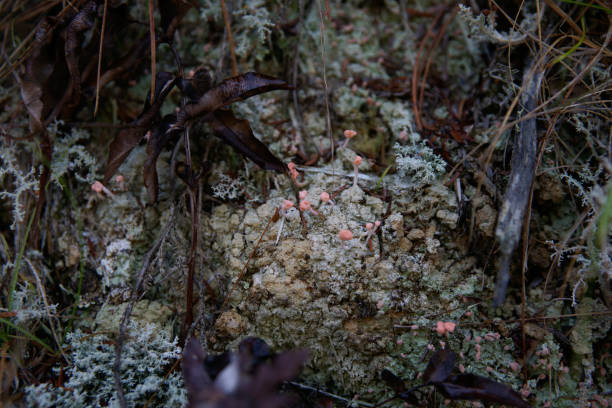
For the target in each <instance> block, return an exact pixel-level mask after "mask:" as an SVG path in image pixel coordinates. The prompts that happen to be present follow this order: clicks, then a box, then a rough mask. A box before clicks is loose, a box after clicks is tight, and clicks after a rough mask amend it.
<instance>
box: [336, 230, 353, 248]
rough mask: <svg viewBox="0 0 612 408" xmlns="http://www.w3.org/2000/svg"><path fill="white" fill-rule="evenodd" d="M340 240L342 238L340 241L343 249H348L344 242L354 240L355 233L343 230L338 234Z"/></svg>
mask: <svg viewBox="0 0 612 408" xmlns="http://www.w3.org/2000/svg"><path fill="white" fill-rule="evenodd" d="M338 238H340V241H342V248H343V249H346V247H345V246H344V242H345V241H350V240H351V239H353V233H352V232H351V231H350V230H347V229H342V230H340V232H338Z"/></svg>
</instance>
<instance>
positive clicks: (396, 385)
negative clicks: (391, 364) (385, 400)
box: [380, 369, 419, 405]
mask: <svg viewBox="0 0 612 408" xmlns="http://www.w3.org/2000/svg"><path fill="white" fill-rule="evenodd" d="M380 377H381V378H382V379H383V381H384V382H385V383H386V384H387V385H388V386H389V387H390V388H391V389H392V390H393V392H395V397H396V398H399V399H402V400H404V401H406V402H409V403H411V404H412V405H419V399H418V398H417V397H416V395H414V393H413V392H412V391H411V390H406V383H405V382H404V380H402V379H401V378H399V377H398V376H397V375H395V374H393V373H392V372H391V371H389V370H387V369H384V370H382V372H381V373H380Z"/></svg>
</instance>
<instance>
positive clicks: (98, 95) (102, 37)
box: [93, 0, 108, 118]
mask: <svg viewBox="0 0 612 408" xmlns="http://www.w3.org/2000/svg"><path fill="white" fill-rule="evenodd" d="M107 8H108V0H104V14H102V29H101V32H100V48H99V50H98V73H97V74H96V105H95V107H94V114H93V115H94V118H95V117H96V114H97V113H98V106H99V104H100V73H101V71H102V44H103V43H104V29H105V28H106V10H107Z"/></svg>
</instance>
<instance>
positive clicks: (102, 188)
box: [91, 181, 115, 199]
mask: <svg viewBox="0 0 612 408" xmlns="http://www.w3.org/2000/svg"><path fill="white" fill-rule="evenodd" d="M91 189H92V190H93V191H95V192H96V193H97V194H98V195H99V196H100V197H102V193H104V194H106V195H107V196H108V198H111V199H112V198H115V195H114V194H113V193H112V192H111V191H110V190H109V189H108V188H106V187H105V186H104V184H102V183H100V182H99V181H96V182H95V183H93V184H92V185H91Z"/></svg>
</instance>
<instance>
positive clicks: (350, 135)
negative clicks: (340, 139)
mask: <svg viewBox="0 0 612 408" xmlns="http://www.w3.org/2000/svg"><path fill="white" fill-rule="evenodd" d="M355 135H357V132H355V131H354V130H350V129H347V130H345V131H344V137H345V138H346V139H344V143H343V144H342V146H340V149H344V148H345V147H346V146H348V143H349V141H350V140H351V139H352V138H354V137H355Z"/></svg>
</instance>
